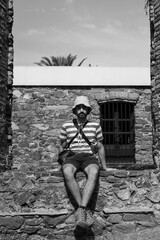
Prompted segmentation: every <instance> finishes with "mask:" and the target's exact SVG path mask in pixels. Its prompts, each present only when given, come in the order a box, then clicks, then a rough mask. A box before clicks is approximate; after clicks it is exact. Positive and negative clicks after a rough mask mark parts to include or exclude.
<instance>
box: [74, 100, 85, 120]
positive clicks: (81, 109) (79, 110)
mask: <svg viewBox="0 0 160 240" xmlns="http://www.w3.org/2000/svg"><path fill="white" fill-rule="evenodd" d="M87 114H88V108H87V107H86V106H85V105H83V104H80V105H77V106H76V115H77V117H78V118H80V119H85V118H86V117H87Z"/></svg>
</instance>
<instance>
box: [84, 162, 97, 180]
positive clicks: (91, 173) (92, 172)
mask: <svg viewBox="0 0 160 240" xmlns="http://www.w3.org/2000/svg"><path fill="white" fill-rule="evenodd" d="M86 173H87V175H88V177H91V178H97V177H98V174H99V166H98V165H90V166H88V167H87V168H86Z"/></svg>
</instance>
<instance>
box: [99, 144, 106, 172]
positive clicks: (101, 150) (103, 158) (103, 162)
mask: <svg viewBox="0 0 160 240" xmlns="http://www.w3.org/2000/svg"><path fill="white" fill-rule="evenodd" d="M97 147H98V155H99V159H100V162H101V165H102V168H103V170H105V171H107V165H106V156H105V149H104V146H103V144H102V143H101V142H97Z"/></svg>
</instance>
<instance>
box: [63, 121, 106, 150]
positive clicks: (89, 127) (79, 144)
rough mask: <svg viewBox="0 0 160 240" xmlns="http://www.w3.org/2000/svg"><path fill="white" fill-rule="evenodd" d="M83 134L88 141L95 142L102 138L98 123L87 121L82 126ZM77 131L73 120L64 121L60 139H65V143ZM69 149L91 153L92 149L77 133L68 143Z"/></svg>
mask: <svg viewBox="0 0 160 240" xmlns="http://www.w3.org/2000/svg"><path fill="white" fill-rule="evenodd" d="M83 132H84V134H85V135H86V136H87V137H88V139H89V141H90V142H92V143H96V142H98V141H101V140H103V135H102V129H101V126H100V124H99V123H97V122H92V121H89V122H88V123H87V124H86V125H85V127H84V128H83ZM76 133H77V128H76V127H75V126H74V123H73V122H66V123H64V124H63V125H62V128H61V133H60V139H61V140H62V141H67V143H68V142H69V141H70V140H71V139H72V137H74V136H75V135H76ZM70 150H72V151H73V152H76V153H92V150H91V148H90V146H89V145H88V143H87V142H86V141H85V140H84V139H83V138H82V135H81V134H80V133H79V134H78V135H77V137H76V138H75V139H74V140H73V142H72V143H71V145H70Z"/></svg>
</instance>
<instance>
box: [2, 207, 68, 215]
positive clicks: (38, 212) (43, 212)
mask: <svg viewBox="0 0 160 240" xmlns="http://www.w3.org/2000/svg"><path fill="white" fill-rule="evenodd" d="M67 214H69V212H68V210H59V211H58V210H50V211H49V210H48V209H44V210H35V211H31V212H0V216H31V215H43V216H44V215H47V216H60V215H67Z"/></svg>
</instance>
